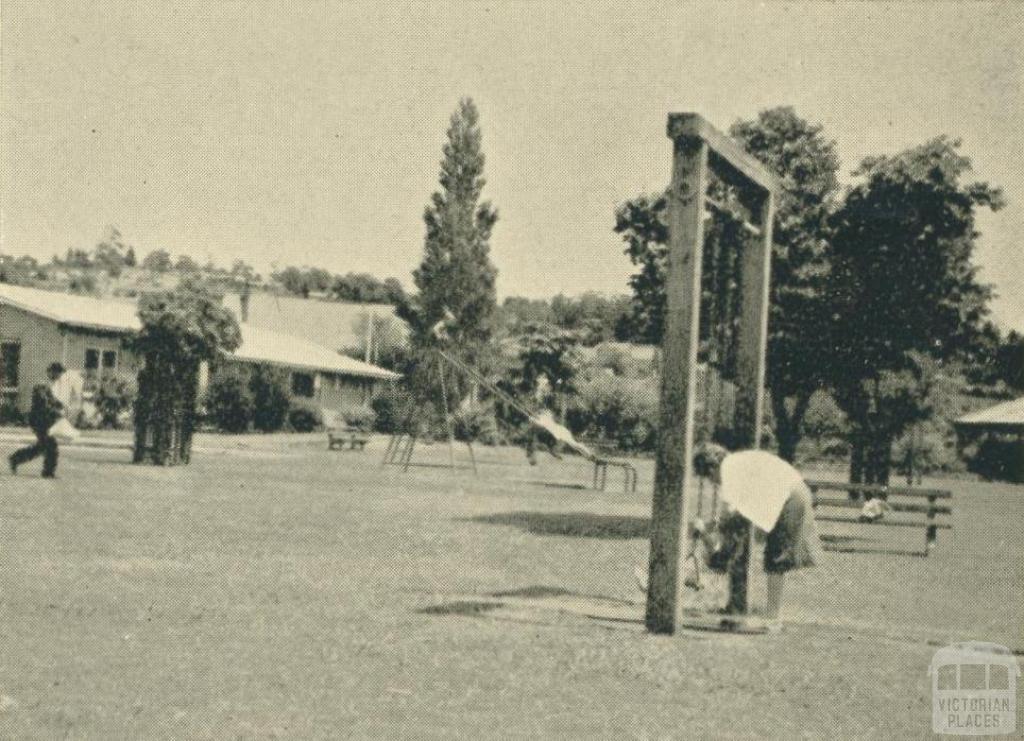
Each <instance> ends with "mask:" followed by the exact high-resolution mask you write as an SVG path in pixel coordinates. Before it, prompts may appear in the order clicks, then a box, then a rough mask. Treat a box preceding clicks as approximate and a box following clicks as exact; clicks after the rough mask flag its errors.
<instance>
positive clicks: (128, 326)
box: [0, 283, 399, 379]
mask: <svg viewBox="0 0 1024 741" xmlns="http://www.w3.org/2000/svg"><path fill="white" fill-rule="evenodd" d="M0 304H9V305H10V306H14V307H15V308H18V309H22V310H23V311H27V312H29V313H32V314H36V315H38V316H42V317H45V318H47V319H50V320H52V321H54V322H58V323H59V324H66V325H68V326H71V327H81V328H84V329H92V330H99V331H107V332H124V333H128V332H137V331H138V330H139V329H141V327H142V324H141V322H140V321H139V317H138V315H137V314H136V305H135V303H134V302H128V301H122V300H118V299H98V298H92V297H89V296H76V295H74V294H70V293H60V292H57V291H42V290H39V289H37V288H25V287H23V286H12V285H9V284H7V283H0ZM239 327H240V329H241V332H242V345H241V347H239V348H238V349H237V350H236V351H235V352H234V353H232V355H234V356H235V357H236V358H238V359H239V360H244V361H247V362H255V363H273V364H275V365H281V366H287V367H291V368H302V369H304V370H319V371H328V372H331V373H338V374H341V375H348V376H359V377H362V378H379V379H395V378H399V375H398V374H397V373H392V372H391V371H389V370H385V369H384V368H379V367H377V366H375V365H371V364H369V363H364V362H362V361H359V360H354V359H352V358H349V357H346V356H344V355H341V354H339V353H337V352H335V351H333V350H331V349H328V348H326V347H324V346H323V345H318V344H316V343H314V342H310V341H309V340H307V339H305V338H302V337H295V336H294V335H290V334H285V333H283V332H274V331H272V330H268V329H265V328H263V327H255V326H252V325H251V324H242V325H239Z"/></svg>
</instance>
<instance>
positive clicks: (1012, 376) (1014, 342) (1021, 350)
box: [996, 330, 1024, 391]
mask: <svg viewBox="0 0 1024 741" xmlns="http://www.w3.org/2000/svg"><path fill="white" fill-rule="evenodd" d="M996 368H998V372H999V378H1000V379H1001V380H1002V381H1004V382H1005V383H1006V385H1007V386H1009V387H1010V388H1012V389H1014V390H1016V391H1024V335H1022V334H1020V333H1019V332H1017V331H1016V330H1010V332H1009V333H1008V334H1007V335H1006V337H1005V339H1004V340H1003V341H1002V342H1001V343H1000V345H999V349H998V350H997V351H996Z"/></svg>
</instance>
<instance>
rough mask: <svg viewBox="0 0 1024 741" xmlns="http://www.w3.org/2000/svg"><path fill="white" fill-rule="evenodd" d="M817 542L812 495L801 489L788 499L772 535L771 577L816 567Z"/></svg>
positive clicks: (767, 562) (767, 553)
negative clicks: (794, 570)
mask: <svg viewBox="0 0 1024 741" xmlns="http://www.w3.org/2000/svg"><path fill="white" fill-rule="evenodd" d="M817 539H818V533H817V529H816V528H815V526H814V509H813V505H812V501H811V494H810V492H809V491H807V489H806V488H804V487H800V488H799V489H796V490H794V492H793V493H792V495H790V497H789V499H787V500H786V503H785V504H784V505H783V507H782V512H781V513H780V514H779V520H778V522H776V523H775V527H773V528H772V529H771V532H769V533H768V539H767V542H766V543H765V547H764V570H765V571H767V572H768V573H769V574H781V573H785V572H787V571H792V570H793V569H802V568H805V567H807V566H814V564H815V563H816V562H817V559H816V558H815V552H816V550H817Z"/></svg>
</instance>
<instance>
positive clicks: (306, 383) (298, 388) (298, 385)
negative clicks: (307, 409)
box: [292, 373, 313, 397]
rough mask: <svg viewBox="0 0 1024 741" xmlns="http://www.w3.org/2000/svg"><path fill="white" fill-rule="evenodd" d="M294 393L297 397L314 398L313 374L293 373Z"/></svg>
mask: <svg viewBox="0 0 1024 741" xmlns="http://www.w3.org/2000/svg"><path fill="white" fill-rule="evenodd" d="M292 393H293V394H295V395H296V396H306V397H312V396H313V375H312V374H311V373H292Z"/></svg>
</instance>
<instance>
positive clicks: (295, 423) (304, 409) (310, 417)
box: [288, 400, 323, 432]
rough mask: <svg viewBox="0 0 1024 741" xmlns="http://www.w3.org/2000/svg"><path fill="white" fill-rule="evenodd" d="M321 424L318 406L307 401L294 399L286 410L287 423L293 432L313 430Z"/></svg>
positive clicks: (321, 417)
mask: <svg viewBox="0 0 1024 741" xmlns="http://www.w3.org/2000/svg"><path fill="white" fill-rule="evenodd" d="M322 424H323V415H322V414H321V412H320V407H318V406H316V405H315V404H312V403H310V402H308V401H299V400H295V401H293V402H292V407H291V409H289V410H288V425H289V427H291V428H292V429H293V430H294V431H295V432H313V430H315V429H317V428H318V427H320V426H321V425H322Z"/></svg>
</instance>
